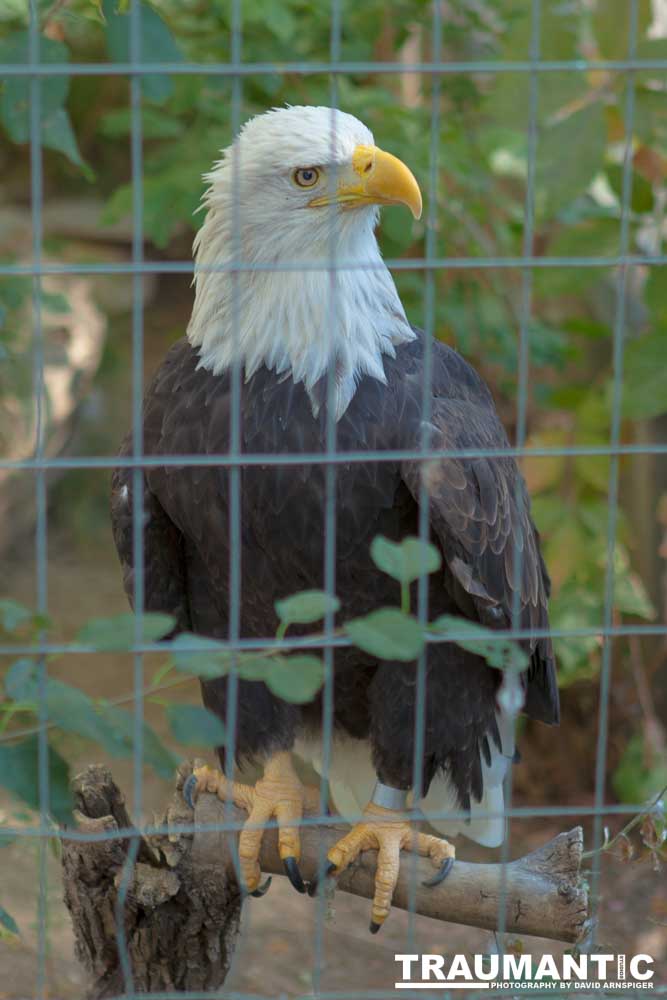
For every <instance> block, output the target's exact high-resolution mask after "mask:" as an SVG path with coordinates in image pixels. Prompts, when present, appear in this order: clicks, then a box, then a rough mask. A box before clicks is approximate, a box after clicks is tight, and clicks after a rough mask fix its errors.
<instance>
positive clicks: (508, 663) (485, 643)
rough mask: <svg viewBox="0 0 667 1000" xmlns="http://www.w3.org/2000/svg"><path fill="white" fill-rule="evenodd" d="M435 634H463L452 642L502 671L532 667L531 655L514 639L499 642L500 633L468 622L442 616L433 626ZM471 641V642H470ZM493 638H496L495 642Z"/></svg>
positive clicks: (449, 616)
mask: <svg viewBox="0 0 667 1000" xmlns="http://www.w3.org/2000/svg"><path fill="white" fill-rule="evenodd" d="M431 629H432V631H433V632H439V633H444V634H445V635H448V634H451V633H457V634H458V635H461V634H463V638H461V639H453V640H452V641H453V642H455V643H456V645H457V646H460V647H461V649H466V650H467V651H468V652H469V653H476V654H477V656H482V657H484V659H485V660H486V662H487V663H488V664H489V666H490V667H496V669H498V670H514V671H519V670H525V669H526V668H527V667H528V666H529V663H530V660H529V658H528V654H527V653H525V652H524V650H523V649H521V647H520V646H519V644H518V643H516V642H513V641H512V640H511V639H498V638H497V637H498V632H496V631H494V630H493V629H490V628H485V627H484V626H483V625H478V624H477V623H476V622H470V621H467V620H466V619H465V618H456V617H455V616H454V615H441V616H440V617H439V618H436V620H435V621H434V622H432V624H431ZM468 637H469V638H468ZM491 637H493V638H491Z"/></svg>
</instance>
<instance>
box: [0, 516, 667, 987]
mask: <svg viewBox="0 0 667 1000" xmlns="http://www.w3.org/2000/svg"><path fill="white" fill-rule="evenodd" d="M114 560H115V556H114V554H113V551H112V549H111V539H110V537H107V536H105V534H104V533H103V532H100V533H99V534H98V535H97V536H96V537H95V542H94V544H92V545H89V546H88V547H87V548H85V549H82V548H81V546H80V545H78V544H75V543H74V542H73V540H72V539H68V537H67V534H66V533H63V532H62V530H59V531H57V532H56V533H53V534H52V536H51V543H50V559H49V605H50V608H51V613H52V616H53V619H54V621H55V622H56V623H57V628H58V631H59V633H60V634H61V635H62V636H63V638H67V637H71V636H72V635H73V633H74V631H75V630H76V628H77V627H78V626H79V625H80V624H82V623H83V622H85V621H86V620H87V619H89V618H90V617H93V616H95V615H99V614H100V609H102V610H103V612H104V613H105V614H114V613H116V612H120V611H122V610H124V609H125V599H124V595H123V593H122V589H121V585H120V578H119V574H118V572H117V567H116V566H115V562H114ZM11 578H12V593H13V595H14V596H15V597H16V598H17V599H18V600H23V601H25V602H26V603H31V595H32V590H33V569H32V567H31V566H30V565H29V562H28V561H26V560H16V562H15V565H13V566H12V567H11ZM153 668H154V664H152V663H150V662H149V663H147V665H146V670H147V674H150V672H152V670H153ZM53 669H54V670H57V675H58V676H60V677H62V678H63V679H65V680H69V681H74V682H76V683H78V684H80V685H81V686H82V687H84V688H85V689H86V690H87V691H89V692H90V693H91V694H94V695H97V696H111V695H117V694H118V693H119V692H120V691H130V690H131V689H132V682H131V676H132V675H131V671H132V665H131V663H130V662H129V658H127V657H123V656H118V655H117V654H113V655H104V654H98V655H96V656H95V657H91V656H70V657H69V658H67V659H63V660H60V661H57V662H56V663H54V665H53ZM183 697H184V698H185V699H186V700H192V701H194V700H196V697H197V691H196V685H195V684H193V685H192V687H191V689H190V690H188V691H187V692H184V693H183ZM147 714H148V717H149V719H150V720H151V721H152V722H153V723H154V724H155V725H156V728H157V729H158V731H159V732H160V734H161V735H163V736H165V738H166V735H167V734H166V731H165V729H164V727H163V725H162V712H161V711H160V710H159V709H156V707H155V706H150V705H149V706H147ZM526 740H527V742H524V747H523V752H524V759H525V760H526V761H527V762H528V761H530V760H531V745H530V744H531V738H530V733H528V734H527V737H526ZM167 742H168V739H167ZM549 742H550V744H551V748H552V749H551V754H552V755H553V757H554V759H555V761H556V763H558V762H560V766H561V771H562V770H563V767H562V763H563V761H562V758H563V755H564V754H566V747H567V739H566V731H565V732H562V731H559V732H554V733H553V734H551V736H550V741H549ZM69 750H70V757H71V759H73V760H74V761H75V766H76V767H79V766H82V765H84V764H86V763H89V762H91V750H90V748H88V747H87V746H85V745H84V744H81V745H79V746H75V745H70V747H69ZM535 752H536V753H538V754H539V755H541V756H542V757H544V754H545V749H544V746H543V745H542V740H541V739H537V740H536V741H535ZM547 752H548V751H547ZM193 755H194V754H193ZM94 758H95V759H96V760H98V759H103V757H102V756H101V755H100V753H99V751H97V750H96V751H95V752H94ZM107 762H108V763H111V765H112V767H113V771H114V775H115V777H116V780H117V781H118V783H119V784H120V786H121V787H122V788H123V789H125V790H126V792H127V793H128V796H127V797H128V802H129V803H130V805H131V801H132V800H131V794H130V790H131V788H132V767H131V763H130V762H129V761H124V760H123V761H118V760H116V761H113V762H110V761H107ZM543 764H544V766H545V769H548V764H549V762H548V761H544V760H543ZM526 766H527V765H526ZM582 766H583V767H587V768H590V769H591V770H592V768H593V762H592V760H591V761H587V762H582V761H581V760H579V759H578V758H576V757H575V756H572V758H571V760H570V761H569V762H568V766H567V767H566V768H565V769H564V770H565V772H566V773H567V771H568V770H570V771H571V774H572V784H573V794H572V796H564V798H565V799H568V800H570V799H571V798H574V797H575V795H574V789H575V788H577V787H580V777H581V774H580V772H581V768H582ZM523 768H524V765H519V766H518V767H517V768H516V769H515V773H516V775H517V780H516V797H515V804H527V803H530V802H539V801H540V789H539V788H535V787H533V782H532V781H531V782H526V780H525V778H522V777H521V772H522V770H523ZM167 793H168V786H167V784H166V783H165V782H164V781H162V780H160V779H159V778H157V777H155V775H154V774H153V773H152V772H150V771H146V772H145V786H144V803H145V811H144V816H145V817H146V818H151V817H152V814H153V811H154V810H155V811H157V810H158V809H160V807H161V806H162V804H163V802H164V801H165V799H166V796H167ZM543 801H544V800H543ZM549 801H550V802H553V801H554V800H553V799H551V798H550V799H549ZM580 804H582V805H586V804H588V803H587V801H586V799H585V798H584V799H580ZM17 820H18V821H19V822H21V821H25V822H30V818H29V817H26V816H25V815H24V814H22V813H21V810H20V809H17V806H16V803H14V802H11V801H9V800H8V799H7V798H5V799H0V822H10V823H14V822H17ZM574 822H575V821H574V820H572V819H571V818H568V819H564V820H563V822H562V824H560V826H559V825H557V824H556V823H555V822H554V821H553V820H552V821H549V822H545V821H539V822H538V821H535V820H532V821H515V822H514V823H513V826H512V831H511V837H512V839H511V854H512V857H516V856H519V855H521V854H523V853H525V852H526V851H528V850H531V849H532V848H534V847H537V846H538V845H540V844H541V843H544V842H546V841H547V840H549V839H550V838H551V837H552V836H553V835H554V834H555V833H557V832H558V830H559V829H566V828H569V826H572V825H574ZM619 825H620V824H619V821H618V819H613V818H611V819H610V827H611V829H612V831H613V830H614V829H617V828H618V826H619ZM588 833H589V834H590V831H588ZM460 853H461V855H462V856H463V857H467V858H471V859H473V858H474V859H475V860H484V859H485V858H487V859H488V860H495V852H486V854H484V852H481V851H480V849H479V848H475V847H474V846H473V845H461V848H460ZM0 862H1V868H0V898H1V899H2V902H3V904H4V905H5V906H6V907H7V909H8V910H10V912H11V913H12V915H13V916H14V917H15V919H16V921H17V923H18V924H19V927H20V929H21V936H20V938H19V939H18V940H17V939H9V938H6V939H3V940H0V998H3V1000H5V998H7V1000H8V998H11V1000H19V998H20V1000H29V998H32V997H34V996H36V995H39V993H40V987H41V984H42V982H43V985H44V995H47V996H49V997H54V998H60V1000H70V998H72V1000H73V998H79V997H82V996H83V995H84V990H85V983H84V980H83V976H82V971H81V969H80V968H79V966H78V965H77V963H76V961H75V958H74V954H73V938H72V931H71V927H70V924H69V918H68V914H67V912H66V910H65V907H64V904H63V902H62V886H61V880H60V866H59V861H58V858H57V857H56V856H55V855H54V854H53V853H51V852H50V851H47V853H46V872H47V893H46V899H47V912H46V941H47V947H46V954H45V956H44V961H43V963H40V961H39V943H38V913H37V888H36V887H37V881H38V879H37V873H38V870H39V848H38V844H37V842H36V840H34V839H28V838H26V839H22V840H19V841H18V842H15V843H14V844H12V845H11V846H9V847H5V848H3V849H2V856H1V857H0ZM601 891H602V898H601V902H600V923H599V935H598V940H599V944H600V945H601V946H602V947H603V948H604V950H605V951H609V952H611V951H621V952H625V953H629V954H632V953H637V952H643V953H647V954H650V955H652V956H653V958H654V959H655V963H656V966H655V967H656V982H657V983H660V984H661V985H664V984H666V983H667V878H666V877H665V873H664V871H663V872H662V873H658V872H655V871H653V870H652V868H651V865H650V864H649V863H648V862H646V861H644V862H632V863H629V864H622V863H620V862H619V861H616V860H614V859H609V860H607V861H605V864H604V869H603V878H602V885H601ZM367 927H368V903H367V902H366V901H364V900H360V899H356V898H354V897H351V896H347V895H345V894H344V893H339V894H338V895H337V896H336V902H335V914H334V918H333V920H331V921H330V922H328V923H326V924H325V926H324V932H323V935H322V936H321V945H320V943H319V942H320V938H319V936H318V934H317V907H316V905H315V903H314V902H313V901H312V900H309V899H307V898H304V897H302V896H299V895H297V894H296V893H295V892H294V891H293V890H292V889H291V887H290V886H289V885H288V884H287V882H286V880H285V879H282V878H278V879H275V880H274V884H273V886H272V888H271V891H270V893H269V894H268V895H267V896H266V898H264V899H261V900H250V901H249V903H248V904H247V905H246V910H245V913H244V920H243V931H242V934H241V937H240V941H239V946H238V949H237V953H236V955H235V959H234V963H233V968H232V971H231V973H230V975H229V977H228V980H227V983H226V984H225V988H226V990H227V991H231V992H232V993H235V994H238V993H245V994H250V995H251V996H253V997H283V996H284V997H296V996H302V995H312V993H313V992H315V991H317V990H319V991H321V992H329V993H336V992H337V991H338V992H340V991H351V990H354V991H370V994H369V995H371V996H378V995H387V996H391V995H394V996H395V995H397V994H396V993H395V992H394V990H393V983H394V981H395V972H396V971H397V968H398V967H397V965H396V963H395V961H394V954H395V953H397V952H402V951H405V950H406V949H407V950H410V951H412V952H414V951H417V952H433V953H437V954H453V953H454V952H459V951H463V952H475V951H488V950H489V949H490V946H491V938H490V936H489V935H488V934H487V933H485V932H483V931H478V930H474V929H470V928H466V927H461V926H457V925H455V924H441V923H438V922H436V921H433V920H429V919H427V918H423V917H416V918H413V919H410V917H409V916H408V915H407V914H405V913H402V912H400V911H395V912H394V913H393V914H392V915H391V918H390V920H389V921H388V923H387V924H386V926H385V927H384V928H383V929H382V933H381V934H380V935H378V936H377V937H372V936H371V935H370V934H369V933H368V930H367ZM522 945H523V947H524V949H525V950H530V951H533V952H534V953H535V954H536V955H541V954H542V953H543V952H544V951H547V950H548V951H551V950H555V951H559V950H561V946H559V945H556V946H555V948H554V946H553V945H552V944H551V943H549V942H546V941H541V940H538V939H524V940H523V942H522ZM40 964H42V969H41V970H40ZM318 968H319V970H320V973H319V978H318V977H317V975H316V974H315V972H314V970H317V969H318ZM42 977H43V978H42ZM378 991H381V993H378Z"/></svg>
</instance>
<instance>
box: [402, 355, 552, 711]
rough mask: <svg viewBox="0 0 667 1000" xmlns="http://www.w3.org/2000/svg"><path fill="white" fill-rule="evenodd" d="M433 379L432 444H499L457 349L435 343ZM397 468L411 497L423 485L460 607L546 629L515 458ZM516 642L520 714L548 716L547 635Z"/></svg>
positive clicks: (545, 585)
mask: <svg viewBox="0 0 667 1000" xmlns="http://www.w3.org/2000/svg"><path fill="white" fill-rule="evenodd" d="M432 384H433V397H432V413H431V419H430V424H431V427H430V434H431V440H430V444H431V447H433V448H435V449H442V450H447V451H454V450H456V451H459V450H460V451H466V450H468V451H475V450H480V451H493V450H497V449H502V448H506V447H508V441H507V437H506V435H505V431H504V430H503V427H502V424H501V423H500V420H499V418H498V415H497V413H496V411H495V408H494V406H493V401H492V399H491V396H490V394H489V392H488V389H487V388H486V386H485V385H484V383H483V382H482V381H481V379H480V378H479V376H478V375H477V374H476V372H474V371H473V369H471V368H470V366H469V365H467V364H466V362H465V361H463V359H462V358H461V357H460V355H458V354H457V353H456V352H455V351H452V350H451V349H450V348H447V347H444V346H443V345H442V344H435V345H434V351H433V383H432ZM413 447H414V444H413ZM420 468H421V470H422V471H421V473H420ZM402 473H403V478H404V481H405V483H406V484H407V486H408V488H409V489H410V491H411V493H412V495H413V496H414V498H415V499H416V500H417V502H418V503H419V502H420V493H421V488H422V486H423V487H424V488H425V490H426V493H427V495H428V498H429V506H430V522H431V526H432V529H433V531H434V532H435V534H436V536H437V538H438V540H439V542H440V544H441V546H442V550H443V555H444V558H445V563H446V575H447V581H446V582H447V585H448V587H449V589H451V591H452V594H453V596H454V598H455V600H456V603H457V605H458V607H460V608H461V612H462V613H463V614H464V615H465V616H466V617H469V618H472V619H477V620H478V621H480V622H481V623H482V624H484V625H487V626H489V627H492V628H503V629H504V628H509V627H510V626H511V624H512V621H513V620H515V621H516V622H517V624H518V625H519V627H520V628H521V629H522V630H526V631H528V632H530V631H531V630H543V629H546V628H548V624H549V618H548V612H547V601H548V596H549V577H548V575H547V571H546V568H545V566H544V562H543V560H542V556H541V554H540V548H539V536H538V533H537V530H536V528H535V526H534V524H533V522H532V520H531V516H530V501H529V498H528V493H527V490H526V485H525V482H524V480H523V477H522V476H521V473H520V472H519V469H518V467H517V464H516V462H515V461H514V459H513V458H511V457H507V456H500V457H489V458H465V457H461V458H443V459H437V460H434V461H432V462H428V463H419V462H404V463H403V467H402ZM514 616H516V617H515V618H514ZM524 646H525V647H526V648H527V649H528V650H529V651H530V654H531V665H530V668H529V670H528V671H527V675H526V704H525V711H526V713H527V714H528V715H530V716H532V717H533V718H536V719H539V720H540V721H542V722H549V723H555V722H557V721H558V714H559V709H558V687H557V683H556V673H555V663H554V656H553V649H552V645H551V641H550V639H548V638H537V637H536V638H531V639H529V640H527V641H526V642H525V643H524Z"/></svg>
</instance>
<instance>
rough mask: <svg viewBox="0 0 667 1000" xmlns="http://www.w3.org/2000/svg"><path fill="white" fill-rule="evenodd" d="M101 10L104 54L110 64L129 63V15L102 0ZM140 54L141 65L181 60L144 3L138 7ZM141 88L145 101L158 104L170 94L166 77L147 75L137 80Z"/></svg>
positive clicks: (165, 29)
mask: <svg viewBox="0 0 667 1000" xmlns="http://www.w3.org/2000/svg"><path fill="white" fill-rule="evenodd" d="M102 11H103V14H104V19H105V21H106V36H107V51H108V53H109V58H110V59H111V60H112V61H113V62H129V61H130V22H131V18H130V16H129V14H119V13H117V12H116V3H115V2H114V0H104V2H103V4H102ZM139 25H140V43H139V44H140V54H141V62H142V63H155V62H163V63H173V62H180V61H181V58H182V56H181V50H180V49H179V47H178V45H177V44H176V41H175V40H174V36H173V35H172V33H171V31H170V30H169V28H168V27H167V25H166V24H165V22H164V21H163V20H162V18H161V17H160V15H159V14H158V13H157V12H156V11H155V10H154V9H153V8H152V7H149V6H148V4H146V3H142V4H141V5H140V7H139ZM141 89H142V91H143V94H144V96H145V97H147V98H148V99H149V100H152V101H155V102H156V103H161V102H162V101H166V99H167V98H168V97H170V96H171V94H172V93H173V89H174V85H173V83H172V81H171V79H170V77H168V76H164V75H162V74H157V73H156V74H150V75H147V76H143V77H142V79H141Z"/></svg>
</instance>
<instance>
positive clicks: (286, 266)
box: [188, 106, 422, 417]
mask: <svg viewBox="0 0 667 1000" xmlns="http://www.w3.org/2000/svg"><path fill="white" fill-rule="evenodd" d="M205 179H206V181H207V183H208V185H209V186H208V190H207V191H206V194H205V195H204V199H203V207H204V208H205V209H206V213H207V214H206V219H205V221H204V224H203V226H202V228H201V229H200V230H199V233H198V234H197V237H196V238H195V244H194V251H195V258H196V269H195V286H196V296H195V305H194V309H193V314H192V319H191V321H190V324H189V326H188V337H189V339H190V342H191V343H192V344H193V346H194V347H196V348H197V349H198V351H199V354H200V359H201V360H200V363H201V365H202V366H203V367H206V368H208V369H210V370H212V371H214V372H215V373H217V374H219V373H221V372H223V371H224V370H226V369H228V368H229V367H230V365H232V364H234V363H235V362H239V363H241V364H242V365H243V368H244V372H245V376H246V378H250V377H251V376H252V375H253V374H254V372H255V371H256V370H257V369H258V368H259V367H260V366H261V365H262V364H264V365H266V367H267V368H269V369H271V370H274V371H276V372H277V373H279V374H283V373H284V372H290V373H291V374H292V377H293V378H294V380H295V382H300V381H302V382H303V383H304V385H305V387H306V389H307V391H309V392H311V398H313V400H314V397H313V396H312V390H313V387H314V386H315V384H316V383H317V382H319V381H320V380H321V379H322V378H323V376H324V375H325V374H326V372H327V369H328V368H329V366H330V365H334V367H335V371H336V385H337V389H336V392H337V399H336V415H337V417H340V416H341V415H342V413H343V412H344V411H345V409H346V407H347V405H348V404H349V402H350V400H351V398H352V396H353V394H354V390H355V387H356V384H357V382H358V380H359V378H360V377H362V376H363V375H370V376H372V377H375V378H379V379H381V380H383V379H384V369H383V361H382V356H383V355H384V354H390V355H393V354H394V348H395V346H396V345H397V344H399V343H402V342H404V341H406V340H411V339H413V337H414V334H413V332H412V330H411V328H410V326H409V324H408V322H407V319H406V318H405V313H404V311H403V307H402V305H401V302H400V299H399V298H398V294H397V292H396V288H395V286H394V282H393V280H392V278H391V276H390V275H389V272H388V271H387V269H386V267H385V265H384V264H383V262H382V259H381V256H380V252H379V249H378V245H377V240H376V238H375V228H376V224H377V221H378V215H379V207H380V206H383V205H405V206H407V207H408V208H409V209H410V211H411V212H412V215H413V217H414V218H415V219H418V218H420V216H421V211H422V198H421V192H420V190H419V185H418V184H417V181H416V180H415V178H414V176H413V174H412V172H411V171H410V170H409V168H408V167H407V166H406V165H405V164H404V163H402V162H401V160H399V159H398V158H397V157H395V156H393V155H392V154H391V153H388V152H385V151H384V150H382V149H380V148H378V147H377V146H376V145H375V142H374V139H373V135H372V133H371V132H370V130H369V129H368V128H367V127H366V126H365V125H364V124H363V123H362V122H360V121H359V120H358V119H357V118H355V117H353V116H352V115H350V114H346V113H345V112H343V111H339V110H336V109H333V108H326V107H300V106H292V107H286V108H276V109H273V110H271V111H267V112H265V113H264V114H261V115H257V116H256V117H254V118H252V119H250V121H248V122H246V124H245V125H244V126H243V128H242V129H241V130H240V132H239V134H238V136H237V137H236V139H235V141H234V142H233V143H232V145H231V146H230V147H228V148H227V149H226V150H224V151H223V153H222V157H221V159H220V160H219V161H218V162H217V163H216V164H215V165H214V167H213V169H212V170H211V171H210V172H209V173H208V174H206V175H205ZM232 274H234V277H233V278H232ZM334 317H335V318H334ZM318 407H319V403H317V404H316V403H315V402H314V403H313V409H314V411H316V410H317V408H318Z"/></svg>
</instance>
